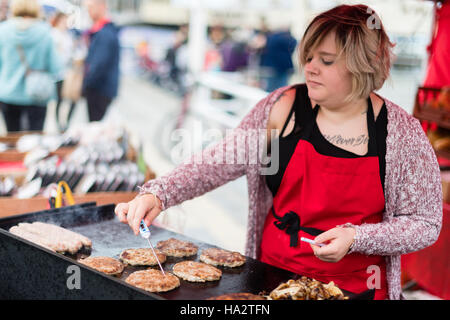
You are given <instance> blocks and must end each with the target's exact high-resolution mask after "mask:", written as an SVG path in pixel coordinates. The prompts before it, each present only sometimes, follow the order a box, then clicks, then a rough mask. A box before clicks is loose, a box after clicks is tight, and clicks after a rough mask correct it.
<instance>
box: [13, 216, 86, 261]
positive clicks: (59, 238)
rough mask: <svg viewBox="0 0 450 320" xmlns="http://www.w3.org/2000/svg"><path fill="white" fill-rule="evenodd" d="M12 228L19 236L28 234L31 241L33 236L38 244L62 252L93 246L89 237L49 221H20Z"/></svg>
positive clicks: (74, 251)
mask: <svg viewBox="0 0 450 320" xmlns="http://www.w3.org/2000/svg"><path fill="white" fill-rule="evenodd" d="M11 230H13V231H14V232H15V234H16V235H18V236H21V235H20V234H22V235H24V236H23V238H25V237H26V236H27V237H28V240H29V241H33V240H31V239H32V238H33V239H34V240H35V241H33V242H36V243H37V244H39V243H42V244H44V245H45V246H47V247H49V248H51V249H52V250H53V251H56V252H60V253H66V252H67V253H70V254H75V253H77V252H78V251H79V250H80V249H81V248H82V247H83V245H84V246H85V247H90V246H92V242H91V241H90V240H89V239H88V238H86V237H84V236H82V235H80V234H78V233H76V232H73V231H70V230H67V229H64V228H61V227H58V226H55V225H52V224H48V223H42V222H35V223H19V225H18V226H15V227H12V228H11V229H10V231H11ZM11 232H12V231H11ZM12 233H13V232H12ZM19 233H20V234H19Z"/></svg>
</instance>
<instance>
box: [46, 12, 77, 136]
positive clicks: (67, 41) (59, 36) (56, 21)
mask: <svg viewBox="0 0 450 320" xmlns="http://www.w3.org/2000/svg"><path fill="white" fill-rule="evenodd" d="M50 23H51V25H52V27H53V28H52V37H53V41H54V45H55V49H56V52H57V54H58V56H59V57H60V61H61V64H62V70H61V74H60V75H59V77H58V79H57V82H56V89H57V101H56V123H57V125H58V129H59V130H60V131H65V130H66V129H67V126H68V124H69V121H70V118H71V116H72V113H73V110H74V108H75V105H76V101H70V106H69V113H68V116H67V120H66V121H63V122H61V119H60V109H61V103H62V101H63V97H62V88H63V83H64V80H65V79H66V75H67V72H68V70H69V69H70V67H71V66H72V59H73V54H74V52H75V45H74V38H73V36H72V34H71V32H70V30H69V28H68V26H67V15H66V14H64V13H62V12H59V11H57V12H55V13H54V15H53V16H52V17H51V19H50ZM63 124H64V125H63Z"/></svg>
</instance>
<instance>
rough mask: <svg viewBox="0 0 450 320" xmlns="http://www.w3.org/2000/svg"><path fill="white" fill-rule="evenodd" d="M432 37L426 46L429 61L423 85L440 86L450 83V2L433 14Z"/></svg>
mask: <svg viewBox="0 0 450 320" xmlns="http://www.w3.org/2000/svg"><path fill="white" fill-rule="evenodd" d="M435 19H436V21H435V30H433V35H434V37H433V38H432V41H431V44H430V45H429V47H428V51H429V61H428V69H427V75H426V78H425V82H424V84H423V85H424V86H425V87H436V88H441V87H443V86H448V85H450V65H449V61H450V2H446V3H444V4H443V5H442V7H441V8H440V9H437V11H436V14H435Z"/></svg>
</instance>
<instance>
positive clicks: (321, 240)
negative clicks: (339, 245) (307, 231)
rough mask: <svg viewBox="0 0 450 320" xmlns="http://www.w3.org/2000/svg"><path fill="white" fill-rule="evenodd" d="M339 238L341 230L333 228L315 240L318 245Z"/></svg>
mask: <svg viewBox="0 0 450 320" xmlns="http://www.w3.org/2000/svg"><path fill="white" fill-rule="evenodd" d="M338 236H339V230H338V228H333V229H330V230H328V231H325V232H324V233H321V234H319V235H318V236H317V237H315V238H314V241H315V242H316V243H325V242H327V241H331V240H333V239H335V238H337V237H338Z"/></svg>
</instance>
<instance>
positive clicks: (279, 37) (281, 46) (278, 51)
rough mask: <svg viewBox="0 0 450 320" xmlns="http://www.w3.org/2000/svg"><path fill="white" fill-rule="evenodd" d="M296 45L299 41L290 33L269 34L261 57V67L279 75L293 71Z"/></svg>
mask: <svg viewBox="0 0 450 320" xmlns="http://www.w3.org/2000/svg"><path fill="white" fill-rule="evenodd" d="M296 45H297V40H295V38H294V37H293V36H292V35H291V33H290V32H289V31H278V32H274V33H269V34H268V36H267V42H266V47H265V48H264V51H263V52H262V55H261V65H262V66H265V67H269V68H271V69H272V70H273V71H275V72H276V73H278V74H281V73H285V72H288V71H291V70H293V68H294V65H293V63H292V54H293V53H294V50H295V46H296Z"/></svg>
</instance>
